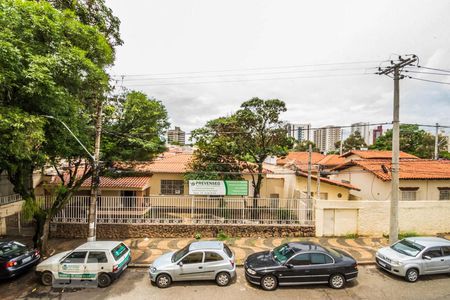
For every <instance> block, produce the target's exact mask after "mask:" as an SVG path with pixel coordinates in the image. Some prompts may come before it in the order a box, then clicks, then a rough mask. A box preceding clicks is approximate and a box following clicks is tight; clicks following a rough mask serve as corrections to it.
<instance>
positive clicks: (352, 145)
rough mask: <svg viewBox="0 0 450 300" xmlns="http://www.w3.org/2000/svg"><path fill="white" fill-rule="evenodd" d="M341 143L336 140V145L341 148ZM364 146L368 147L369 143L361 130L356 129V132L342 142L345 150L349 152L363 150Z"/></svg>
mask: <svg viewBox="0 0 450 300" xmlns="http://www.w3.org/2000/svg"><path fill="white" fill-rule="evenodd" d="M340 144H341V142H340V141H339V142H336V143H335V145H334V146H335V147H336V148H337V149H339V148H340V146H341V145H340ZM363 148H367V144H366V142H365V141H364V139H363V138H362V136H361V133H360V132H359V131H355V132H354V133H352V134H350V135H349V137H348V138H346V139H345V140H344V141H343V142H342V151H343V152H348V151H350V150H361V149H363Z"/></svg>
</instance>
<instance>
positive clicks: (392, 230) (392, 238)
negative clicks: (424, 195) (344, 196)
mask: <svg viewBox="0 0 450 300" xmlns="http://www.w3.org/2000/svg"><path fill="white" fill-rule="evenodd" d="M416 61H417V56H416V55H409V57H408V58H402V57H401V56H399V59H398V62H397V63H394V61H391V65H390V66H388V67H385V68H381V67H380V68H378V72H377V73H376V74H378V75H389V74H393V75H394V109H393V120H392V171H391V176H392V179H391V206H390V218H389V243H390V244H393V243H395V242H396V241H397V240H398V201H399V198H400V197H399V196H400V192H399V185H400V178H399V168H400V79H403V78H404V76H403V75H401V74H400V72H401V70H402V69H403V68H404V67H406V66H409V65H412V64H413V63H414V62H416Z"/></svg>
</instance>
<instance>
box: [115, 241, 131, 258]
mask: <svg viewBox="0 0 450 300" xmlns="http://www.w3.org/2000/svg"><path fill="white" fill-rule="evenodd" d="M127 252H128V248H127V246H125V244H124V243H120V244H119V245H117V246H116V247H114V249H112V250H111V254H112V255H113V257H114V259H115V260H116V261H117V260H119V259H120V258H121V257H122V256H124V255H125V254H126V253H127Z"/></svg>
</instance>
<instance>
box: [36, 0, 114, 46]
mask: <svg viewBox="0 0 450 300" xmlns="http://www.w3.org/2000/svg"><path fill="white" fill-rule="evenodd" d="M37 1H38V2H39V0H37ZM47 2H49V3H50V4H51V5H52V6H53V7H54V8H56V9H58V10H60V11H64V10H70V11H72V12H74V13H75V14H76V15H77V17H78V20H79V21H80V22H81V23H83V24H86V25H90V26H93V27H95V28H97V29H98V30H99V31H100V32H101V33H102V34H103V35H104V36H105V37H106V38H107V40H108V43H109V44H110V46H111V48H112V49H113V50H114V47H116V46H120V45H122V44H123V41H122V39H121V38H120V30H119V29H120V19H119V18H118V17H116V16H115V15H114V14H113V11H112V9H111V8H109V7H108V6H107V5H106V4H105V1H104V0H47Z"/></svg>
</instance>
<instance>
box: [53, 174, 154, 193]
mask: <svg viewBox="0 0 450 300" xmlns="http://www.w3.org/2000/svg"><path fill="white" fill-rule="evenodd" d="M64 176H65V180H66V181H67V180H68V179H69V177H68V176H69V175H68V174H65V175H64ZM78 176H81V174H79V175H78ZM150 178H151V176H127V177H117V178H113V177H106V176H100V188H102V189H103V188H131V189H139V190H144V189H146V188H147V187H148V186H149V184H150ZM91 179H92V178H91V177H89V178H88V179H86V180H85V181H84V182H83V183H82V184H81V186H80V187H81V188H84V189H85V188H90V187H91ZM60 183H61V178H60V177H59V176H52V178H51V180H50V184H60Z"/></svg>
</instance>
